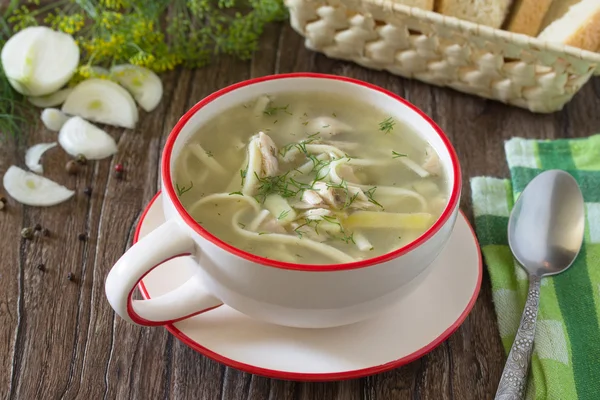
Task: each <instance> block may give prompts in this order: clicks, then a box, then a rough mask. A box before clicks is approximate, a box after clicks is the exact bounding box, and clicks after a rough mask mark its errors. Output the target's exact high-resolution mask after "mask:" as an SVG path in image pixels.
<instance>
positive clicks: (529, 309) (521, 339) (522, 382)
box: [495, 275, 542, 400]
mask: <svg viewBox="0 0 600 400" xmlns="http://www.w3.org/2000/svg"><path fill="white" fill-rule="evenodd" d="M541 280H542V278H541V277H539V276H532V275H530V276H529V293H528V294H527V302H526V303H525V309H524V310H523V315H522V316H521V325H519V330H518V331H517V335H516V336H515V341H514V342H513V345H512V347H511V349H510V353H508V359H507V360H506V365H505V366H504V371H503V372H502V378H501V379H500V384H499V385H498V391H497V392H496V397H495V400H518V399H523V398H524V397H525V387H526V383H527V372H528V370H529V362H530V360H531V353H532V351H533V339H534V337H535V323H536V320H537V314H538V306H539V301H540V282H541Z"/></svg>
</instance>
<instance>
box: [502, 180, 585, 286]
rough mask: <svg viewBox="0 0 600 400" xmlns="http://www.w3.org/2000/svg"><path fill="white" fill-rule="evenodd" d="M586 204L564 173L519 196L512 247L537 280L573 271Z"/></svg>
mask: <svg viewBox="0 0 600 400" xmlns="http://www.w3.org/2000/svg"><path fill="white" fill-rule="evenodd" d="M584 224H585V212H584V202H583V195H582V194H581V190H580V189H579V186H578V185H577V182H576V181H575V179H574V178H573V177H572V176H571V175H569V174H568V173H566V172H564V171H561V170H549V171H546V172H543V173H541V174H540V175H538V176H537V177H535V178H534V179H533V180H532V181H531V182H530V183H529V185H527V187H526V188H525V190H524V191H523V192H522V193H521V195H520V196H519V199H518V200H517V202H516V203H515V206H514V207H513V210H512V212H511V214H510V219H509V222H508V244H509V246H510V249H511V251H512V253H513V255H514V256H515V258H516V259H517V261H518V262H519V264H521V266H522V267H523V268H525V270H526V271H527V272H529V274H533V275H536V276H547V275H555V274H558V273H560V272H563V271H564V270H566V269H567V268H569V267H570V266H571V265H572V264H573V262H574V261H575V258H576V257H577V254H579V250H580V249H581V245H582V243H583V234H584Z"/></svg>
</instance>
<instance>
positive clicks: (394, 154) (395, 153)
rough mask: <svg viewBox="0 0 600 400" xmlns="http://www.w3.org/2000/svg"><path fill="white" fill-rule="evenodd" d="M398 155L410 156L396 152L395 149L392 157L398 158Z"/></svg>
mask: <svg viewBox="0 0 600 400" xmlns="http://www.w3.org/2000/svg"><path fill="white" fill-rule="evenodd" d="M398 157H408V156H407V155H406V154H404V153H398V152H395V151H394V150H392V158H398Z"/></svg>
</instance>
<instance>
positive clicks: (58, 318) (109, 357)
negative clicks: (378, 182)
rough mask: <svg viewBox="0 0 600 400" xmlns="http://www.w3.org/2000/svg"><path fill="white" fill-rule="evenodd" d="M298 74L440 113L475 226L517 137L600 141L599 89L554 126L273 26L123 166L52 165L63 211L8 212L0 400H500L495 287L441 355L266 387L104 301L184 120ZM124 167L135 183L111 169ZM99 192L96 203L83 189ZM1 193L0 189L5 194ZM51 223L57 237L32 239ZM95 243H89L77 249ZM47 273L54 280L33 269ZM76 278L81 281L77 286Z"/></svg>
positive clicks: (11, 208)
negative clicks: (360, 83)
mask: <svg viewBox="0 0 600 400" xmlns="http://www.w3.org/2000/svg"><path fill="white" fill-rule="evenodd" d="M291 71H315V72H323V73H332V74H338V75H344V76H350V77H354V78H358V79H363V80H366V81H369V82H372V83H374V84H377V85H380V86H383V87H385V88H387V89H389V90H391V91H393V92H395V93H398V94H399V95H401V96H403V97H405V98H407V99H408V100H409V101H411V102H413V103H414V104H415V105H416V106H418V107H420V108H421V109H423V110H424V111H425V112H426V113H427V114H429V115H430V116H431V117H432V118H433V119H434V120H435V121H436V122H437V123H438V124H439V125H440V126H441V127H442V128H443V129H444V130H445V132H446V133H447V134H448V136H449V138H450V139H451V141H452V142H453V143H454V145H455V146H456V149H457V151H458V154H459V158H460V160H461V162H462V167H463V171H464V177H465V182H464V187H463V198H462V202H461V206H462V209H463V210H465V211H466V212H467V215H468V216H469V217H472V214H471V205H470V200H469V199H470V191H469V184H468V178H469V177H473V176H476V175H494V176H499V177H502V176H507V174H508V170H507V167H506V162H505V160H504V151H503V142H504V140H506V139H509V138H510V137H513V136H522V137H531V138H568V137H578V136H585V135H589V134H592V133H595V132H596V131H598V130H599V128H600V113H598V112H597V110H598V109H600V99H599V94H600V84H599V82H598V80H593V81H592V82H590V83H589V84H588V85H587V86H586V87H585V88H584V89H583V90H582V91H581V93H580V94H578V95H577V96H576V97H575V99H574V100H573V101H572V103H571V104H569V105H568V107H567V108H566V109H565V110H564V111H562V112H560V113H555V114H551V115H535V114H531V113H528V112H526V111H523V110H520V109H516V108H511V107H507V106H503V105H501V104H498V103H495V102H490V101H485V100H482V99H479V98H476V97H471V96H468V95H465V94H461V93H457V92H454V91H451V90H447V89H440V88H436V87H432V86H428V85H425V84H423V83H420V82H416V81H409V80H406V79H402V78H398V77H395V76H392V75H390V74H388V73H384V72H374V71H370V70H367V69H364V68H361V67H359V66H356V65H353V64H349V63H345V62H339V61H335V60H331V59H328V58H326V57H324V56H322V55H318V54H315V53H312V52H310V51H308V50H306V49H305V48H304V47H303V39H302V38H301V37H299V36H298V35H297V34H295V33H294V32H293V31H292V30H291V29H290V28H289V27H288V26H287V25H286V24H279V25H272V26H270V27H269V28H268V30H267V33H266V35H265V36H264V38H263V40H262V44H261V48H260V50H259V51H258V52H257V53H256V55H255V57H254V58H253V60H251V61H249V62H240V61H236V60H232V59H228V58H221V59H219V60H215V61H214V63H213V64H212V65H210V66H208V67H206V68H204V69H201V70H196V71H188V70H177V71H174V72H171V73H168V74H166V75H164V76H163V79H164V87H165V96H164V98H163V101H162V102H161V104H160V105H159V107H158V108H157V109H156V110H155V111H154V112H152V113H150V114H147V113H143V112H142V117H141V119H140V123H139V124H138V126H137V127H136V129H135V130H133V131H131V130H121V129H115V128H110V129H108V131H109V133H110V134H111V135H113V137H114V138H115V139H116V140H117V141H118V144H119V153H118V155H116V156H115V157H114V158H112V159H108V160H103V161H100V162H94V163H90V164H89V165H88V166H86V167H85V168H83V170H82V172H81V173H80V174H79V175H77V176H69V175H67V174H66V173H65V172H64V165H65V163H66V162H67V160H68V158H67V156H66V155H65V154H64V152H62V151H61V150H60V149H58V148H57V149H53V150H51V151H49V152H48V153H47V154H46V155H45V157H44V168H45V175H46V176H48V177H51V178H52V179H54V180H56V181H58V182H60V183H62V184H65V185H67V186H68V187H70V188H74V189H76V191H77V194H76V196H75V197H74V198H73V199H72V200H71V201H69V202H66V203H63V204H61V205H58V206H55V207H52V208H44V209H42V208H32V207H23V206H20V205H18V204H17V203H16V202H14V201H13V200H11V199H9V203H8V207H7V208H6V210H5V211H2V212H0V232H1V233H2V240H0V263H1V264H0V371H2V372H1V373H0V396H1V397H2V398H6V399H27V400H29V399H59V398H64V399H94V400H95V399H166V398H168V399H207V400H215V399H223V400H228V399H251V400H323V399H325V400H384V399H394V400H402V399H433V400H444V399H457V400H465V399H467V400H468V399H475V400H482V399H490V398H492V397H493V394H494V392H495V389H496V385H497V383H498V381H499V378H500V374H501V371H502V367H503V364H504V352H503V351H502V348H501V343H500V338H499V335H498V330H497V325H496V321H495V314H494V310H493V305H492V297H491V290H490V284H489V278H488V276H487V274H486V275H485V276H484V281H483V287H482V291H481V295H480V296H479V299H478V300H477V303H476V304H475V308H474V309H473V312H472V313H471V314H470V316H469V317H468V318H467V320H466V321H465V323H464V324H463V325H462V326H461V327H460V329H459V330H458V331H457V332H456V333H454V334H453V335H452V336H451V337H450V338H449V340H447V341H446V342H444V343H443V344H442V345H440V346H439V347H438V348H436V349H435V350H433V351H432V352H431V353H430V354H428V355H426V356H425V357H423V358H421V359H420V360H417V361H415V362H413V363H411V364H410V365H407V366H405V367H402V368H398V369H396V370H393V371H390V372H387V373H383V374H379V375H376V376H371V377H368V378H364V379H357V380H351V381H344V382H333V383H298V382H287V381H278V380H272V379H266V378H262V377H258V376H252V375H249V374H246V373H243V372H240V371H236V370H234V369H230V368H226V367H224V366H222V365H220V364H218V363H216V362H214V361H212V360H209V359H207V358H205V357H203V356H200V355H198V354H197V353H195V352H194V351H192V350H191V349H189V348H187V347H186V346H185V345H183V344H181V343H180V342H178V341H177V340H174V339H173V338H172V337H171V336H170V335H169V334H168V333H167V332H166V330H164V329H161V328H140V327H137V326H132V325H129V324H126V323H124V322H123V321H121V320H120V319H119V318H116V317H115V315H114V313H113V312H112V310H111V308H110V306H109V305H108V303H107V301H106V300H105V297H104V279H105V277H106V274H107V272H108V270H109V268H110V267H111V265H112V264H113V263H114V262H115V261H116V260H117V258H118V257H119V256H120V255H121V254H122V253H123V252H124V251H125V250H126V249H127V247H128V246H129V245H130V244H131V240H132V235H133V231H134V228H135V226H136V223H137V221H138V219H139V216H140V213H141V212H142V210H143V209H144V206H145V205H146V204H147V203H148V201H149V200H150V199H151V197H152V196H153V195H154V194H155V193H156V191H157V189H158V182H159V173H158V163H159V158H160V153H161V148H162V146H163V144H164V141H165V139H166V137H167V135H168V133H169V130H170V129H171V128H172V127H173V126H174V125H175V123H176V121H177V120H178V119H179V117H180V116H181V115H182V114H183V113H184V112H185V111H186V110H187V109H189V108H190V107H191V106H192V105H193V104H194V103H196V102H197V101H198V100H200V99H201V98H202V97H204V96H206V95H208V94H209V93H211V92H213V91H215V90H217V89H219V88H222V87H224V86H226V85H229V84H231V83H234V82H237V81H241V80H244V79H247V78H250V77H256V76H262V75H268V74H272V73H285V72H291ZM55 137H56V134H55V133H52V132H49V131H47V130H45V129H44V128H43V127H42V126H41V124H38V126H37V127H36V128H35V129H33V131H32V132H31V134H30V135H29V137H28V138H27V140H26V141H25V142H24V143H21V144H15V143H9V142H6V143H2V144H1V148H0V174H4V172H5V171H6V169H7V168H8V167H9V166H10V165H11V164H17V165H21V166H23V155H24V151H25V149H26V148H27V146H29V145H32V144H35V143H39V142H43V141H50V140H53V138H55ZM116 163H122V164H123V165H124V167H125V169H126V173H125V179H124V180H118V179H116V177H115V175H114V173H113V168H114V165H115V164H116ZM86 186H90V187H91V188H92V190H93V193H92V196H91V197H90V198H88V197H87V196H86V195H85V194H84V193H83V189H84V188H85V187H86ZM0 192H1V189H0ZM36 223H40V224H41V225H42V226H44V227H47V228H48V229H50V231H51V236H50V237H48V238H41V237H36V238H35V239H34V240H33V241H25V240H23V239H21V237H20V235H19V232H20V230H21V228H22V227H25V226H32V225H34V224H36ZM82 232H85V233H86V234H87V235H88V237H89V238H88V240H87V241H86V242H81V241H79V240H78V239H77V236H78V234H79V233H82ZM39 263H44V264H45V265H46V271H45V272H41V271H39V270H38V269H37V268H36V265H37V264H39ZM68 272H72V273H73V274H74V276H75V280H74V281H73V282H70V281H68V280H67V278H66V276H67V273H68Z"/></svg>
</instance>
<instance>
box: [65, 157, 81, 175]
mask: <svg viewBox="0 0 600 400" xmlns="http://www.w3.org/2000/svg"><path fill="white" fill-rule="evenodd" d="M65 169H66V170H67V172H68V173H69V174H71V175H75V174H77V173H78V172H79V164H78V163H77V161H75V160H71V161H69V162H68V163H67V165H65Z"/></svg>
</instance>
